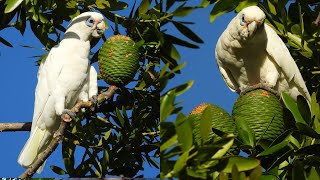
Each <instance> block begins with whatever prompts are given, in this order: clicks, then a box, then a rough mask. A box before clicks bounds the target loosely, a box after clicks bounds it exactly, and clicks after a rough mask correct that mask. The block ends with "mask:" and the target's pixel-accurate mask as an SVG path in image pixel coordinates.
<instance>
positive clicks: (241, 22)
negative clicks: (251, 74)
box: [240, 16, 246, 26]
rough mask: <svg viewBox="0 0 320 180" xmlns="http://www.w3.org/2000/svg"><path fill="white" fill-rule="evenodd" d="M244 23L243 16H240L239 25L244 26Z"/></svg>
mask: <svg viewBox="0 0 320 180" xmlns="http://www.w3.org/2000/svg"><path fill="white" fill-rule="evenodd" d="M245 24H246V22H245V20H244V16H242V18H241V21H240V25H241V26H244V25H245Z"/></svg>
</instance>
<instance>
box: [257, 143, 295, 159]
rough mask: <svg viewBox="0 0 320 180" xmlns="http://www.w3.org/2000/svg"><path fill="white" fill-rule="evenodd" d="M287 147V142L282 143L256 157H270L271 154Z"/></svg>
mask: <svg viewBox="0 0 320 180" xmlns="http://www.w3.org/2000/svg"><path fill="white" fill-rule="evenodd" d="M287 145H289V141H288V140H285V141H282V142H281V143H279V144H276V145H274V146H271V147H270V148H268V149H266V150H264V151H262V152H261V153H260V154H258V155H257V157H259V156H268V155H271V154H273V153H275V152H278V151H279V150H282V149H283V148H284V147H286V146H287Z"/></svg>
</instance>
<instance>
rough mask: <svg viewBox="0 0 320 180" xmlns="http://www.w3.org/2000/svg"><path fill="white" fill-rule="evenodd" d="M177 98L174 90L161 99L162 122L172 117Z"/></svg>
mask: <svg viewBox="0 0 320 180" xmlns="http://www.w3.org/2000/svg"><path fill="white" fill-rule="evenodd" d="M175 97H176V95H175V91H174V90H172V91H169V92H168V93H167V94H165V95H164V96H163V97H161V98H160V122H162V121H164V120H165V119H166V118H167V117H168V116H170V115H171V113H172V111H173V110H174V109H175V108H174V106H173V104H174V100H175Z"/></svg>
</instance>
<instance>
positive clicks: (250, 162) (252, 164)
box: [222, 156, 260, 173]
mask: <svg viewBox="0 0 320 180" xmlns="http://www.w3.org/2000/svg"><path fill="white" fill-rule="evenodd" d="M234 165H235V166H236V167H237V168H238V171H239V172H242V171H249V170H252V169H254V168H256V167H258V166H259V165H260V161H259V160H257V159H252V158H245V157H240V156H235V157H230V158H229V160H228V164H227V166H226V167H225V168H224V169H223V170H222V172H225V173H232V167H233V166H234Z"/></svg>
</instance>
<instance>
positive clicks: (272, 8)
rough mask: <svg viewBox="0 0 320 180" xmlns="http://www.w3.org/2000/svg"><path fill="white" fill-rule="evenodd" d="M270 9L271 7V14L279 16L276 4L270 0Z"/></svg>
mask: <svg viewBox="0 0 320 180" xmlns="http://www.w3.org/2000/svg"><path fill="white" fill-rule="evenodd" d="M268 7H269V10H270V12H271V13H272V14H273V15H277V10H276V7H275V6H274V4H273V3H272V2H271V1H270V0H268Z"/></svg>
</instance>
